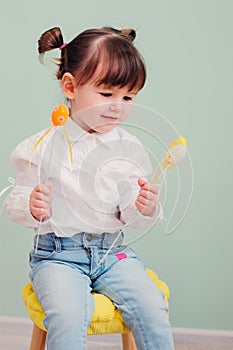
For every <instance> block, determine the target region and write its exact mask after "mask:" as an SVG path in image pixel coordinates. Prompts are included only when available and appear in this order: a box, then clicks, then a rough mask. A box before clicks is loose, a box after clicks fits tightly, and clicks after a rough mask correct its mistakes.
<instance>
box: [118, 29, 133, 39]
mask: <svg viewBox="0 0 233 350" xmlns="http://www.w3.org/2000/svg"><path fill="white" fill-rule="evenodd" d="M121 34H123V35H125V36H127V37H128V38H129V39H130V41H134V39H135V38H136V31H135V30H134V29H131V28H130V29H122V30H121Z"/></svg>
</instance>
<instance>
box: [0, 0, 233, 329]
mask: <svg viewBox="0 0 233 350" xmlns="http://www.w3.org/2000/svg"><path fill="white" fill-rule="evenodd" d="M61 4H63V6H61ZM232 14H233V2H232V1H231V0H212V1H211V0H202V1H201V0H197V1H194V0H193V1H190V0H178V1H172V0H170V1H166V0H165V1H158V0H150V1H149V0H148V1H144V2H136V1H132V0H128V1H122V0H118V1H115V2H111V1H106V0H103V1H88V2H82V1H78V0H76V1H73V0H67V1H65V2H58V1H55V0H51V1H44V0H41V1H29V0H27V1H26V0H22V1H19V2H14V4H12V3H11V2H10V1H8V2H4V4H2V5H1V11H0V17H1V20H0V28H1V40H0V46H1V64H0V76H1V85H0V86H1V114H0V116H1V138H0V150H1V152H0V155H1V167H0V188H3V187H4V186H6V185H7V184H8V182H7V178H8V176H14V175H15V174H14V170H13V168H12V167H11V165H10V164H9V161H8V159H9V155H10V153H11V151H12V150H13V148H14V147H15V146H16V145H17V144H18V143H19V142H20V141H21V140H22V139H24V138H26V137H28V136H29V135H31V134H33V133H35V132H36V131H38V130H40V129H42V128H45V127H47V126H48V119H49V115H50V111H51V109H52V108H53V107H54V106H55V105H56V104H57V103H59V102H63V98H62V94H61V93H60V90H59V87H58V83H57V81H56V80H55V78H53V75H52V74H53V73H52V71H51V69H50V68H48V67H47V68H46V67H43V66H41V65H40V64H39V63H38V58H37V51H36V49H37V39H38V37H39V36H40V34H41V33H42V32H43V31H44V30H46V29H48V28H50V27H53V26H56V25H58V26H61V28H62V30H63V33H64V36H65V40H66V41H69V40H71V39H72V38H73V37H74V36H75V35H76V34H77V33H79V32H80V31H82V30H84V29H86V28H89V27H100V26H104V25H112V26H116V27H126V28H127V27H133V28H136V29H137V30H138V37H137V40H136V45H137V46H138V48H139V49H140V50H141V52H142V54H143V55H144V57H145V60H146V63H147V68H148V81H147V84H146V87H145V88H144V90H143V91H142V92H141V93H140V94H139V95H138V97H137V100H136V102H137V103H138V104H140V105H142V106H145V107H146V108H150V109H152V110H155V111H158V112H159V113H161V114H162V115H163V116H164V117H165V118H167V119H168V120H169V121H170V122H171V123H172V125H174V126H175V127H176V128H177V129H178V131H179V132H180V133H181V134H183V135H185V136H186V137H187V139H188V141H189V152H190V156H191V160H192V166H193V170H194V190H193V196H192V202H191V205H190V208H189V210H188V213H187V215H186V216H185V218H184V220H183V222H182V223H181V225H180V226H179V227H178V228H177V229H176V231H175V232H174V233H172V234H171V235H166V234H165V233H164V232H165V223H162V224H160V225H159V226H158V227H157V228H156V229H153V230H151V231H150V232H149V233H148V234H147V235H146V236H145V237H143V238H142V239H141V240H139V241H137V242H135V243H134V244H133V246H134V248H135V250H136V251H137V252H138V254H139V255H140V256H141V257H142V258H143V260H144V262H145V263H146V265H147V266H149V267H152V268H153V269H154V270H156V271H157V273H158V275H159V276H160V278H162V279H164V280H165V281H166V282H167V283H168V284H169V287H170V290H171V299H170V318H171V322H172V325H173V326H174V327H193V328H207V329H225V330H233V316H232V315H233V302H232V296H233V278H232V276H233V257H232V255H233V254H232V247H233V230H232V209H233V208H232V207H233V206H232V197H233V196H232V194H233V193H232V187H233V186H232V174H231V173H232V171H233V165H232V155H231V150H232V127H233V123H232V110H233V109H232V107H233V106H232V104H233V102H232V101H233V98H232V87H233V79H232V63H233V48H232V30H233V22H232ZM145 126H146V127H147V128H150V126H149V125H146V121H145ZM145 141H146V139H145ZM157 156H158V157H159V156H160V154H158V155H157ZM168 182H169V183H170V184H172V183H173V182H174V183H175V181H174V175H173V174H171V175H170V177H169V180H168ZM168 197H169V193H168ZM2 202H3V198H2V199H1V203H2ZM165 215H169V213H167V212H166V211H165ZM32 237H33V233H32V232H31V231H30V230H28V229H25V228H23V227H20V226H18V225H16V224H14V223H12V222H11V221H10V220H9V218H8V217H7V215H6V214H5V215H4V217H3V218H2V220H1V222H0V239H1V254H0V286H1V298H0V315H1V316H26V312H25V310H24V306H23V302H22V300H21V288H22V286H23V285H24V284H25V283H26V282H27V281H28V271H29V269H28V263H27V256H28V252H29V250H30V249H31V244H32Z"/></svg>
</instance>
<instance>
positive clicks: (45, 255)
mask: <svg viewBox="0 0 233 350" xmlns="http://www.w3.org/2000/svg"><path fill="white" fill-rule="evenodd" d="M55 254H56V251H55V250H52V251H51V250H43V249H37V250H35V249H33V250H31V252H30V254H29V262H30V265H31V266H32V265H34V264H33V263H36V262H39V261H42V260H50V259H51V258H52V257H53V256H54V255H55Z"/></svg>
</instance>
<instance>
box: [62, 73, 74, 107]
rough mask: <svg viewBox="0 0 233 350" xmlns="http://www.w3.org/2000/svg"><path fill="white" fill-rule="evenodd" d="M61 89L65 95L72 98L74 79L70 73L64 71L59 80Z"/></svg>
mask: <svg viewBox="0 0 233 350" xmlns="http://www.w3.org/2000/svg"><path fill="white" fill-rule="evenodd" d="M61 87H62V91H63V92H64V94H65V96H66V97H67V98H68V99H69V100H72V99H73V98H74V95H75V79H74V76H73V75H72V74H71V73H65V74H64V75H63V77H62V80H61Z"/></svg>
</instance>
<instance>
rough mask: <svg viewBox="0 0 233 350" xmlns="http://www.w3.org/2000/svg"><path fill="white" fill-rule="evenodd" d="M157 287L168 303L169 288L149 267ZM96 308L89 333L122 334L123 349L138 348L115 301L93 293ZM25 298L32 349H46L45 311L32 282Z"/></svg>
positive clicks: (27, 288) (135, 349) (149, 272)
mask: <svg viewBox="0 0 233 350" xmlns="http://www.w3.org/2000/svg"><path fill="white" fill-rule="evenodd" d="M147 273H148V275H149V276H150V277H151V278H152V280H153V281H154V283H155V284H156V286H157V288H158V289H160V290H162V291H163V292H164V298H165V301H166V303H167V304H168V299H169V288H168V286H167V285H166V283H165V282H163V281H161V280H159V278H158V276H157V275H156V274H155V273H154V271H152V270H150V269H147ZM93 295H94V303H95V310H94V313H93V316H92V321H91V324H90V326H89V328H88V330H87V334H88V335H89V334H116V333H118V334H122V343H123V350H137V348H136V345H135V341H134V338H133V335H132V333H131V331H130V329H129V328H128V327H127V326H126V325H125V323H124V321H123V318H122V316H121V312H120V311H119V310H118V309H117V308H116V307H115V305H114V304H113V302H112V301H111V300H110V299H109V298H108V297H107V296H105V295H103V294H98V293H93ZM22 296H23V300H24V303H25V306H26V308H27V311H28V314H29V317H30V318H31V320H32V322H33V323H34V327H33V333H32V339H31V346H30V350H44V349H45V341H46V328H45V326H44V324H43V320H44V318H45V313H44V311H43V309H42V306H41V305H40V303H39V301H38V300H37V297H36V295H35V293H34V290H33V287H32V284H31V283H28V284H27V285H25V286H24V288H23V291H22Z"/></svg>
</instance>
